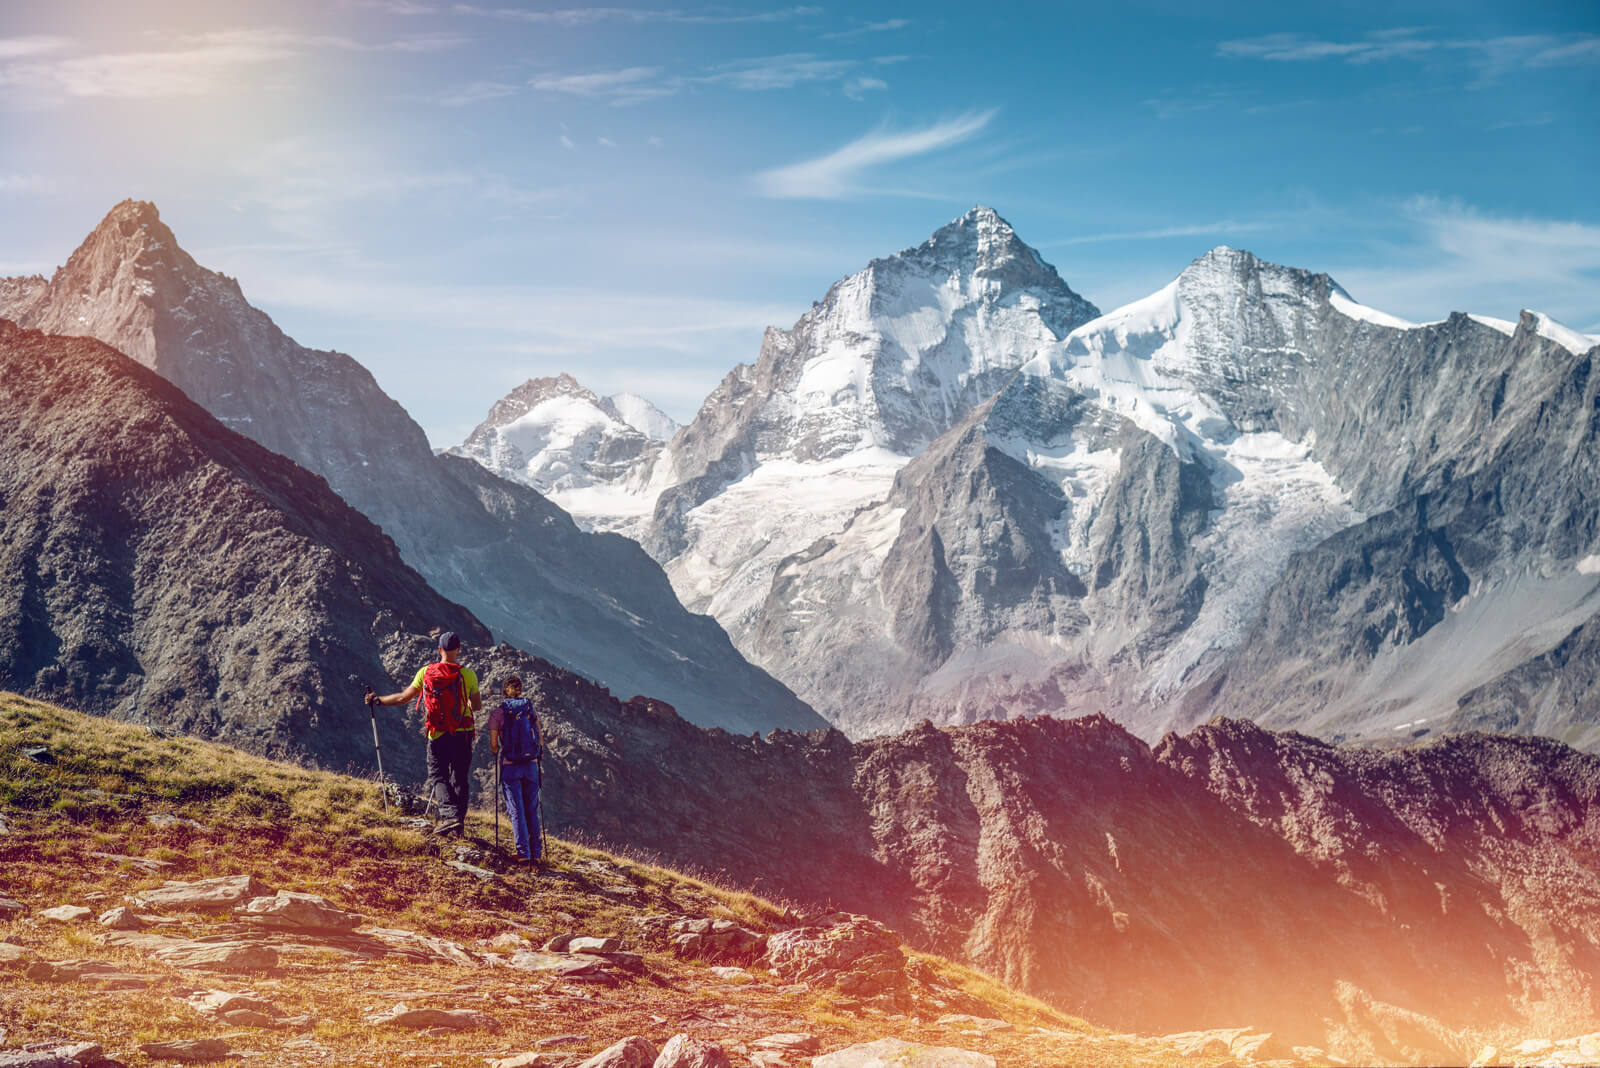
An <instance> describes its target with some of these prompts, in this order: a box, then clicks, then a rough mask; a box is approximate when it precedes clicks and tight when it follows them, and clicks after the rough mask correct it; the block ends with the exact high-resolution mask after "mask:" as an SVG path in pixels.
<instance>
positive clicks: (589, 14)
mask: <svg viewBox="0 0 1600 1068" xmlns="http://www.w3.org/2000/svg"><path fill="white" fill-rule="evenodd" d="M450 10H451V11H452V12H454V13H455V14H458V15H476V16H480V17H485V18H498V19H507V20H510V21H514V22H530V23H535V24H538V25H553V26H589V25H593V24H595V23H601V22H633V23H649V22H674V23H681V24H685V25H722V24H730V23H743V22H788V21H790V20H792V19H799V18H809V17H813V16H816V15H820V14H822V8H820V7H806V6H801V7H787V8H780V9H779V10H776V11H753V12H729V11H716V10H703V11H685V10H682V9H680V8H632V7H574V8H559V9H556V10H552V11H537V10H529V9H526V8H520V7H481V6H479V5H476V4H455V5H453V6H452V7H451V8H450Z"/></svg>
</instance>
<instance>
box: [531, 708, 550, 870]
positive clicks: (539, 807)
mask: <svg viewBox="0 0 1600 1068" xmlns="http://www.w3.org/2000/svg"><path fill="white" fill-rule="evenodd" d="M539 749H540V752H539V760H538V765H539V793H538V796H537V797H535V798H534V802H533V804H534V808H535V810H536V811H537V812H538V815H539V859H540V860H541V861H542V862H543V863H545V864H548V863H550V836H549V835H548V834H546V833H545V830H544V739H543V738H541V739H540V740H539Z"/></svg>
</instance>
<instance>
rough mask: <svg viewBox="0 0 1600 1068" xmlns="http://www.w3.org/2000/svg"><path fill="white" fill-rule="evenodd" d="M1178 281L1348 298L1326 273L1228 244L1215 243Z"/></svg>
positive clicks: (1190, 284)
mask: <svg viewBox="0 0 1600 1068" xmlns="http://www.w3.org/2000/svg"><path fill="white" fill-rule="evenodd" d="M1178 284H1179V287H1180V288H1181V289H1183V290H1185V291H1191V290H1196V289H1203V288H1220V287H1225V286H1228V285H1246V286H1249V287H1251V288H1254V289H1259V290H1260V291H1261V292H1263V293H1265V294H1272V293H1280V294H1282V293H1289V292H1292V293H1295V294H1297V295H1304V296H1311V295H1321V296H1327V295H1329V294H1332V293H1338V294H1340V295H1341V296H1344V297H1347V298H1349V297H1350V294H1349V293H1347V292H1345V290H1344V288H1343V287H1342V286H1340V285H1339V283H1337V282H1335V281H1334V280H1333V279H1332V278H1331V277H1330V276H1328V275H1327V274H1322V273H1319V272H1316V271H1308V270H1305V269H1304V268H1301V267H1285V266H1283V265H1282V264H1278V263H1272V262H1270V261H1268V260H1264V259H1262V258H1261V257H1259V256H1257V255H1255V253H1253V252H1247V251H1246V250H1244V249H1242V248H1230V247H1229V246H1227V245H1218V246H1217V247H1216V248H1214V249H1212V250H1211V251H1210V252H1207V253H1205V254H1204V255H1202V256H1199V257H1197V258H1196V259H1195V260H1194V261H1193V262H1192V263H1190V264H1189V266H1188V267H1185V268H1184V269H1183V273H1182V274H1180V275H1179V276H1178ZM1351 299H1353V298H1351Z"/></svg>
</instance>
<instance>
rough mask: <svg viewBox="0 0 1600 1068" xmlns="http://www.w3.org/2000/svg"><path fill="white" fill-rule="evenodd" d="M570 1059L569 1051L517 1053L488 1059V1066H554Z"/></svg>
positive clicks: (531, 1067) (510, 1067)
mask: <svg viewBox="0 0 1600 1068" xmlns="http://www.w3.org/2000/svg"><path fill="white" fill-rule="evenodd" d="M571 1061H572V1054H570V1053H518V1054H515V1055H514V1056H511V1057H501V1058H500V1059H499V1060H494V1061H490V1062H489V1068H556V1066H557V1065H563V1064H569V1063H571Z"/></svg>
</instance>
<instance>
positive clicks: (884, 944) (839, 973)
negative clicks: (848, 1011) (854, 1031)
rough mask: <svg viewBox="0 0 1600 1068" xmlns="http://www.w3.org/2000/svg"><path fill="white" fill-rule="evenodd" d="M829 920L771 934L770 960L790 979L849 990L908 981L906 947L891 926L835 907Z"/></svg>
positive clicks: (876, 989)
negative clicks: (837, 909) (838, 910)
mask: <svg viewBox="0 0 1600 1068" xmlns="http://www.w3.org/2000/svg"><path fill="white" fill-rule="evenodd" d="M828 921H830V922H827V923H826V925H817V926H811V927H796V928H793V929H791V930H788V931H780V932H778V933H777V934H775V935H773V936H771V937H770V938H768V939H767V952H766V960H767V963H768V966H769V967H771V968H772V970H773V971H774V972H776V973H777V974H778V975H779V977H781V978H783V979H784V980H786V981H787V982H790V983H806V984H808V985H832V986H835V987H837V988H838V989H839V990H840V991H842V992H844V993H847V994H859V995H866V996H870V995H874V994H880V993H884V992H886V991H889V990H893V989H897V988H901V987H903V986H904V985H905V982H906V975H905V965H906V957H905V952H904V951H903V950H902V949H901V948H900V939H899V938H897V937H895V934H894V932H893V931H891V930H889V928H887V927H885V926H884V925H883V924H881V923H879V922H877V921H876V920H871V919H868V918H867V917H865V916H850V915H846V914H843V913H836V914H835V915H833V916H830V917H828Z"/></svg>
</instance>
